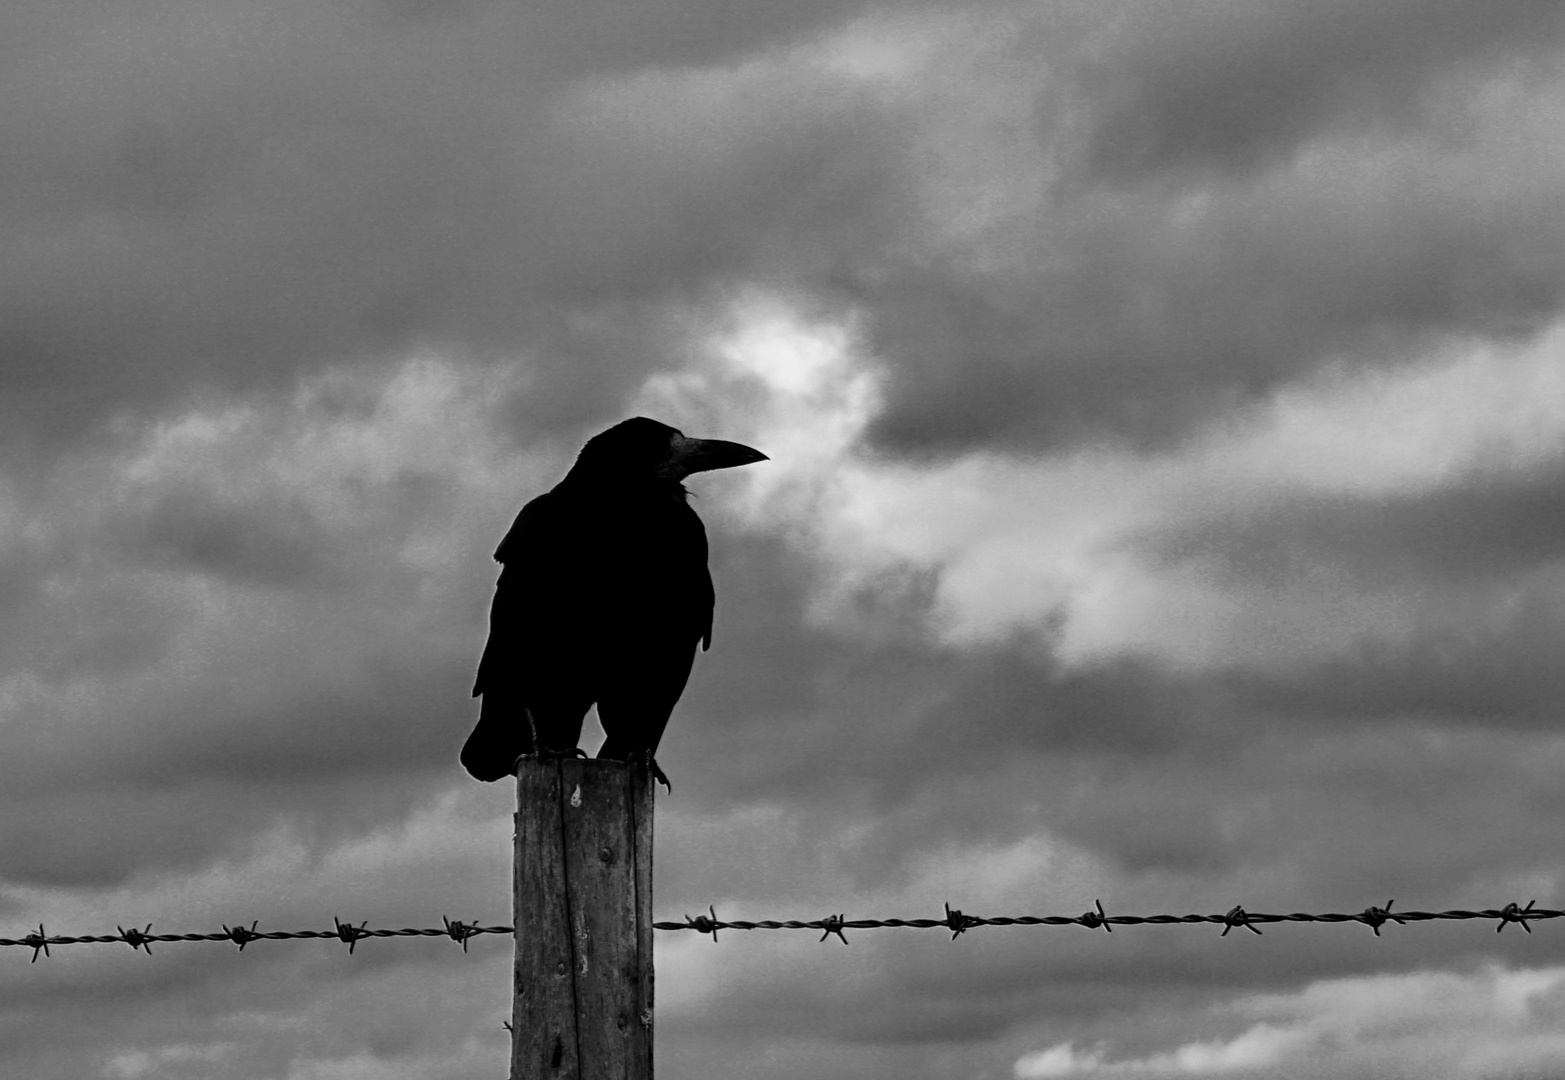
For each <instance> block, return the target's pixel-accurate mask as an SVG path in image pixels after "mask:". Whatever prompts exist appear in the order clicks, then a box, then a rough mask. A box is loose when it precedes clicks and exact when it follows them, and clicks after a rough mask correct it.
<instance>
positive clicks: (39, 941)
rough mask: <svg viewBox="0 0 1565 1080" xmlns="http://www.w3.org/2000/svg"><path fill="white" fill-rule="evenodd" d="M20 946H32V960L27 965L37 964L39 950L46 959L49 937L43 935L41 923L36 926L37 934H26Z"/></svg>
mask: <svg viewBox="0 0 1565 1080" xmlns="http://www.w3.org/2000/svg"><path fill="white" fill-rule="evenodd" d="M22 944H24V945H30V946H32V950H33V958H32V959H31V960H29V961H28V963H30V964H36V963H37V962H38V952H39V950H42V951H43V954H44V956H46V957H47V956H48V955H49V935H48V934H46V933H44V929H43V923H39V924H38V932H37V933H36V934H28V935H27V936H26V937H24V938H23V939H22Z"/></svg>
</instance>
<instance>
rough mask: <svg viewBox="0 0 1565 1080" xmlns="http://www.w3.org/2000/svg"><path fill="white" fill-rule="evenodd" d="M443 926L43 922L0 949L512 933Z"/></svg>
mask: <svg viewBox="0 0 1565 1080" xmlns="http://www.w3.org/2000/svg"><path fill="white" fill-rule="evenodd" d="M440 921H441V922H442V923H444V924H445V925H444V926H432V927H404V928H402V929H398V930H381V929H375V930H371V929H368V928H367V927H366V924H365V923H363V922H361V923H359V924H358V925H357V926H355V925H353V923H351V922H343V921H342V920H341V919H338V918H336V917H335V916H333V918H332V928H331V929H330V930H257V929H256V927H257V926H259V925H260V923H259V921H255V922H252V923H251V924H250V925H249V926H245V925H244V924H243V923H239V924H237V925H235V926H229V925H227V924H226V923H225V924H224V925H223V929H222V931H221V932H214V933H209V934H154V933H153V932H152V924H151V923H148V924H147V925H146V926H144V927H142V928H140V929H137V928H136V927H135V926H132V927H131V928H130V929H128V930H127V929H126V928H125V927H123V926H116V927H115V929H116V930H117V931H118V933H114V934H50V933H48V932H47V931H45V930H44V926H43V923H39V924H38V929H37V930H36V931H34V932H33V933H30V934H28V935H27V936H26V937H19V938H0V946H5V945H20V946H23V947H24V948H29V949H32V950H33V958H32V961H31V962H32V963H37V962H38V957H39V955H40V954H42V955H44V956H48V955H49V946H51V945H107V944H112V943H116V942H118V943H120V944H124V945H129V946H130V947H131V948H132V949H145V950H146V951H147V953H148V954H149V955H150V954H151V953H152V946H153V945H154V944H155V943H159V942H165V941H228V942H232V943H233V944H235V945H237V946H239V951H240V952H244V951H245V946H246V945H248V944H250V943H251V942H252V941H286V940H291V939H297V938H327V939H335V940H337V941H341V942H343V943H344V944H346V945H347V946H348V952H349V953H350V954H351V953H352V952H353V950H354V947H355V946H357V945H358V943H359V942H361V941H363V940H364V939H365V938H407V937H444V938H450V939H451V940H452V941H455V942H456V943H457V944H459V945H461V946H462V951H463V952H466V951H467V943H468V941H469V940H470V939H472V938H475V937H478V936H479V935H480V934H510V933H514V932H515V928H514V927H510V926H479V925H478V924H477V923H476V922H472V923H467V922H462V921H461V920H460V919H448V918H446V917H445V916H444V915H442V916H441V917H440ZM366 922H367V920H366Z"/></svg>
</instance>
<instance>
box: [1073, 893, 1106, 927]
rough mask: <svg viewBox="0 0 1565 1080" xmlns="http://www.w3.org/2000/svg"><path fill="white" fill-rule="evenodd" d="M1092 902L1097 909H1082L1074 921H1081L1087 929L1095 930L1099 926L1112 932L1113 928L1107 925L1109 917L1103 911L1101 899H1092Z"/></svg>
mask: <svg viewBox="0 0 1565 1080" xmlns="http://www.w3.org/2000/svg"><path fill="white" fill-rule="evenodd" d="M1093 904H1094V905H1095V906H1096V907H1097V909H1098V910H1096V911H1084V912H1082V913H1081V914H1080V915H1078V916H1077V917H1076V919H1075V921H1076V922H1079V923H1081V925H1083V926H1085V927H1086V928H1087V929H1088V930H1096V929H1097V928H1098V927H1100V926H1101V927H1103V929H1104V930H1106V931H1108V932H1109V933H1110V934H1112V933H1113V932H1114V928H1113V927H1112V926H1110V925H1109V917H1108V915H1106V914H1105V913H1104V911H1103V901H1102V900H1094V901H1093Z"/></svg>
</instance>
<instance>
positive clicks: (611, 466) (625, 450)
mask: <svg viewBox="0 0 1565 1080" xmlns="http://www.w3.org/2000/svg"><path fill="white" fill-rule="evenodd" d="M766 460H767V457H766V455H765V454H763V453H761V452H760V451H759V450H755V449H752V448H751V447H748V446H745V445H743V444H741V443H736V442H726V441H724V440H722V439H692V438H689V437H687V436H686V435H684V434H683V433H681V432H680V431H679V430H677V429H676V428H671V427H669V426H668V425H667V424H660V423H658V422H657V421H656V420H648V419H647V418H646V417H645V416H637V417H635V418H633V419H630V420H626V421H624V422H622V423H619V424H615V425H614V426H613V427H611V428H609V429H608V430H607V431H604V432H601V433H599V434H597V435H594V436H593V437H592V438H590V439H588V440H587V445H586V446H584V447H582V450H581V454H580V455H579V456H578V457H577V458H576V464H575V466H574V467H573V468H572V469H571V472H572V473H573V474H576V475H579V476H583V477H591V478H593V479H595V480H601V481H610V480H612V481H616V482H621V483H646V482H655V481H663V482H666V483H673V484H678V483H679V482H680V481H681V480H683V479H684V478H685V477H687V476H689V475H690V474H691V473H698V472H708V471H710V470H712V469H731V468H734V467H735V466H738V465H751V464H754V463H755V462H757V461H766Z"/></svg>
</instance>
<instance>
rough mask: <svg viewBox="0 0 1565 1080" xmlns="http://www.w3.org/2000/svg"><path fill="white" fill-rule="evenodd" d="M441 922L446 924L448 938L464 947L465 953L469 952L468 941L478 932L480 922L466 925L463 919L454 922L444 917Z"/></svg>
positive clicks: (476, 921)
mask: <svg viewBox="0 0 1565 1080" xmlns="http://www.w3.org/2000/svg"><path fill="white" fill-rule="evenodd" d="M440 921H441V922H443V923H445V924H446V936H447V937H448V938H450V939H451V940H452V941H454V942H456V943H457V944H458V945H460V946H462V951H463V952H467V939H468V938H470V937H472V936H473V935H474V934H475V933H477V932H478V920H477V919H474V920H473V921H472V922H470V923H465V922H463V921H462V920H461V919H457V920H455V921H452V920H451V919H448V918H446V917H445V916H444V915H442V916H440Z"/></svg>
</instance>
